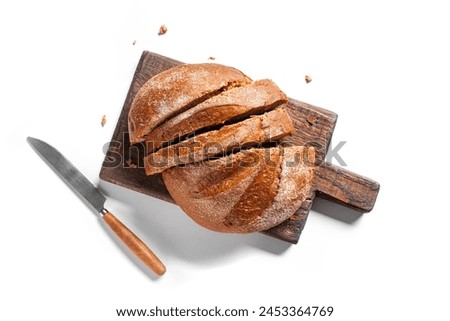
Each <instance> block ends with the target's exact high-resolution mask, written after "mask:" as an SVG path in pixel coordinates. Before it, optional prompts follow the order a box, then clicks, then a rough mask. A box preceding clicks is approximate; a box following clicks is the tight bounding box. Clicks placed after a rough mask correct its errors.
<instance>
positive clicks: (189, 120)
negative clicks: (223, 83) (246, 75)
mask: <svg viewBox="0 0 450 321" xmlns="http://www.w3.org/2000/svg"><path fill="white" fill-rule="evenodd" d="M287 101H288V98H287V96H286V95H285V94H284V93H283V92H282V91H281V90H280V89H279V88H278V87H277V85H275V83H274V82H273V81H271V80H269V79H263V80H257V81H255V82H253V83H251V84H248V85H245V86H242V87H235V88H232V89H230V90H227V91H224V92H222V93H220V94H219V95H217V96H213V97H211V98H209V99H207V100H205V101H204V102H202V103H200V104H198V105H197V106H195V107H193V108H190V109H188V110H186V111H184V112H182V113H181V114H178V115H177V116H175V117H173V118H171V119H169V120H168V121H166V122H164V123H162V124H161V125H160V126H158V127H156V128H155V129H154V130H153V131H152V132H150V133H149V134H148V135H147V136H146V141H147V142H149V144H147V146H149V147H151V148H152V150H154V149H157V148H159V147H161V145H162V144H163V143H164V142H170V141H172V140H174V139H176V138H179V137H184V136H186V135H188V134H191V133H193V132H196V131H198V130H201V129H204V128H208V127H212V126H217V125H221V124H223V123H225V122H229V121H235V120H239V119H243V118H245V117H247V116H249V115H251V114H259V113H262V112H266V111H269V110H272V109H274V108H276V107H278V106H280V105H281V104H284V103H287Z"/></svg>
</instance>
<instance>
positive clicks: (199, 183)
mask: <svg viewBox="0 0 450 321" xmlns="http://www.w3.org/2000/svg"><path fill="white" fill-rule="evenodd" d="M313 164H314V148H311V147H309V148H306V147H300V146H291V147H284V148H283V147H273V148H266V149H248V150H242V151H240V152H238V153H236V154H232V155H229V156H226V157H222V158H219V159H215V160H209V161H205V162H200V163H193V164H188V165H186V166H184V167H173V168H171V169H168V170H166V171H164V172H163V179H164V183H165V184H166V187H167V189H168V190H169V193H170V195H171V196H172V197H173V199H174V200H175V202H176V203H177V204H178V205H179V206H180V207H181V208H182V209H183V211H185V212H186V213H187V214H188V215H189V216H190V217H191V218H192V219H193V220H194V221H195V222H197V223H198V224H200V225H202V226H203V227H205V228H207V229H210V230H214V231H218V232H230V233H251V232H258V231H263V230H267V229H269V228H271V227H274V226H276V225H278V224H280V223H281V222H283V221H284V220H286V219H288V218H289V217H290V216H292V215H293V214H294V213H295V211H296V210H297V209H298V208H299V207H300V205H301V204H302V202H303V201H305V200H306V199H307V198H308V197H310V193H311V185H312V179H313V176H314V170H313V167H312V166H313Z"/></svg>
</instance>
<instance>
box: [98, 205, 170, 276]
mask: <svg viewBox="0 0 450 321" xmlns="http://www.w3.org/2000/svg"><path fill="white" fill-rule="evenodd" d="M103 219H104V220H105V222H106V224H108V225H109V227H110V228H111V230H113V232H114V233H116V235H117V236H118V237H119V238H120V239H121V240H122V241H123V242H124V243H125V244H126V246H128V248H129V249H130V250H131V251H132V252H133V253H134V254H136V256H137V257H138V258H140V259H141V260H142V262H144V263H145V265H147V266H148V267H149V268H150V269H152V271H153V272H155V273H156V274H157V275H159V276H161V275H163V274H164V273H165V272H166V267H165V266H164V264H163V263H162V262H161V260H160V259H159V258H158V257H157V256H156V255H155V254H154V253H153V252H152V250H150V249H149V248H148V247H147V245H145V244H144V242H142V241H141V239H140V238H139V237H137V236H136V235H135V234H134V233H133V232H131V231H130V230H129V229H128V228H127V227H126V226H125V225H123V223H122V222H121V221H119V220H118V219H117V218H116V217H115V216H114V215H113V214H112V213H110V212H106V214H104V215H103Z"/></svg>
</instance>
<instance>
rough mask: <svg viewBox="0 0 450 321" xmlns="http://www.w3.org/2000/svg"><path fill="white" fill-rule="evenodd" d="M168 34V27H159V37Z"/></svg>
mask: <svg viewBox="0 0 450 321" xmlns="http://www.w3.org/2000/svg"><path fill="white" fill-rule="evenodd" d="M166 32H167V26H166V25H161V27H159V32H158V36H162V35H164V34H165V33H166Z"/></svg>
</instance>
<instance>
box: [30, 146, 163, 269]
mask: <svg viewBox="0 0 450 321" xmlns="http://www.w3.org/2000/svg"><path fill="white" fill-rule="evenodd" d="M27 141H28V142H29V143H30V145H31V146H32V147H33V149H34V150H35V151H36V153H38V154H39V155H40V156H41V157H42V159H43V160H45V161H46V163H47V164H48V165H49V166H50V167H51V168H52V169H53V170H54V171H55V172H56V173H57V174H58V175H59V176H60V177H61V179H62V180H63V181H64V182H65V183H66V184H67V185H69V186H70V187H71V188H72V190H73V191H75V192H76V194H78V196H79V197H80V198H81V199H82V200H83V201H85V202H86V203H87V204H88V205H89V206H90V207H91V209H92V210H94V211H96V212H97V213H99V214H100V216H101V217H102V219H103V220H104V221H105V222H106V224H107V225H108V226H109V227H110V228H111V230H112V231H113V232H114V233H115V234H116V235H117V237H119V239H121V240H122V241H123V242H124V243H125V245H126V246H127V247H128V248H129V249H130V250H131V251H132V252H133V253H134V254H135V255H136V256H137V257H139V258H140V259H141V260H142V262H143V263H144V264H145V265H147V266H148V267H149V268H150V269H152V270H153V272H155V273H156V274H157V275H159V276H161V275H163V274H164V273H165V272H166V267H165V266H164V264H163V263H162V262H161V260H160V259H159V258H158V257H157V256H156V255H155V254H154V253H153V252H152V251H151V250H150V249H149V248H148V247H147V245H145V244H144V242H142V241H141V239H139V238H138V237H137V236H136V235H135V234H134V233H133V232H132V231H131V230H129V229H128V228H127V227H126V226H125V225H124V224H123V223H122V222H121V221H119V220H118V219H117V218H116V217H115V216H114V215H113V214H112V213H111V212H110V211H108V210H107V209H106V208H105V207H104V205H105V202H106V197H105V196H104V195H103V194H102V193H100V191H99V190H98V189H97V188H96V187H95V186H94V185H93V184H92V183H91V182H90V181H89V180H88V179H87V178H86V177H85V176H84V175H83V174H82V173H81V172H80V171H79V170H78V169H77V168H76V167H75V166H74V165H73V164H72V163H71V162H70V161H69V160H68V159H66V158H65V157H64V156H63V155H62V154H61V153H60V152H59V151H58V150H57V149H56V148H54V147H53V146H51V145H49V144H47V143H46V142H44V141H42V140H40V139H37V138H33V137H27Z"/></svg>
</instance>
